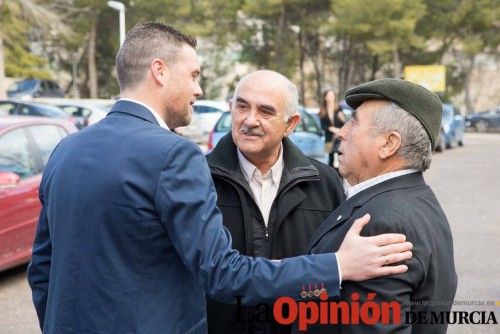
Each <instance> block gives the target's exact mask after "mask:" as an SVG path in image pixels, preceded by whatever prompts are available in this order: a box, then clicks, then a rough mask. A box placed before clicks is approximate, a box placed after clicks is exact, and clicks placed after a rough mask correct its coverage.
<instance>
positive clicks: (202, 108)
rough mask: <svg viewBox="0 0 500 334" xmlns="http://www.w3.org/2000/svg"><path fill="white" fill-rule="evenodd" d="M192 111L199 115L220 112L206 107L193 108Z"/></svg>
mask: <svg viewBox="0 0 500 334" xmlns="http://www.w3.org/2000/svg"><path fill="white" fill-rule="evenodd" d="M193 111H194V112H197V113H199V114H205V113H211V112H221V110H220V109H217V108H214V107H207V106H197V105H194V106H193Z"/></svg>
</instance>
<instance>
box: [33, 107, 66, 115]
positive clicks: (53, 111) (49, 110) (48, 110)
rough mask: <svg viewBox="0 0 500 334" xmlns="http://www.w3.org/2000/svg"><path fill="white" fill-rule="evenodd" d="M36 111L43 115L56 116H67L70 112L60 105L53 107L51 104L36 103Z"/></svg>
mask: <svg viewBox="0 0 500 334" xmlns="http://www.w3.org/2000/svg"><path fill="white" fill-rule="evenodd" d="M33 107H34V108H35V109H36V111H37V112H38V113H39V114H40V115H43V116H46V117H56V118H67V117H68V114H66V113H65V112H64V111H63V110H61V109H60V108H58V107H53V106H49V105H43V104H36V105H33Z"/></svg>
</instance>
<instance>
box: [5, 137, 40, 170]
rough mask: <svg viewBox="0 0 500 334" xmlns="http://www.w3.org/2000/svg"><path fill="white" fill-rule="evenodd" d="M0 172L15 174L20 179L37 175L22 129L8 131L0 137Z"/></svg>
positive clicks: (26, 138)
mask: <svg viewBox="0 0 500 334" xmlns="http://www.w3.org/2000/svg"><path fill="white" fill-rule="evenodd" d="M0 170H1V171H4V172H12V173H16V174H18V175H19V176H20V177H21V178H26V177H28V176H32V175H35V174H36V173H37V168H36V163H35V160H34V159H33V156H32V154H31V151H30V148H29V141H28V137H27V136H26V133H25V132H24V130H23V129H22V128H21V129H14V130H11V131H8V132H7V133H5V134H4V135H3V136H1V137H0Z"/></svg>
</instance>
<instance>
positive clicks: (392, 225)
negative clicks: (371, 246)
mask: <svg viewBox="0 0 500 334" xmlns="http://www.w3.org/2000/svg"><path fill="white" fill-rule="evenodd" d="M369 211H370V210H368V212H369ZM371 214H372V221H371V222H370V224H368V225H367V226H365V228H364V229H363V232H362V234H363V235H366V236H374V235H379V234H382V233H403V234H408V233H407V231H405V230H404V228H403V227H402V226H403V225H404V224H405V223H407V222H408V218H407V217H406V218H405V217H397V215H396V214H395V213H392V214H387V213H386V214H380V213H378V212H372V213H371ZM417 247H418V245H417ZM417 253H419V252H417ZM417 253H414V256H413V257H412V258H411V259H409V260H407V261H405V264H406V265H407V266H408V271H407V272H406V273H403V274H398V275H390V276H385V277H380V278H375V279H370V280H366V281H362V282H344V283H343V285H342V295H341V299H342V300H344V301H347V302H349V303H350V302H352V300H353V298H352V297H353V293H355V294H358V295H359V305H360V309H361V310H363V305H365V307H366V309H367V310H368V309H369V305H370V304H371V305H375V304H374V303H372V302H375V303H376V305H377V306H376V307H377V308H378V309H379V310H381V317H382V316H384V312H385V311H384V307H383V305H384V304H382V303H391V302H397V303H398V304H399V312H398V313H399V314H398V315H399V318H400V321H399V322H397V321H396V322H394V321H389V323H382V322H381V321H377V322H376V323H375V324H372V325H367V324H361V321H360V324H359V325H356V326H349V325H346V326H342V333H363V334H364V333H382V332H383V333H389V332H390V333H408V334H410V333H412V324H411V322H407V321H406V319H405V317H406V316H407V314H408V313H409V312H411V311H413V310H414V309H413V308H412V306H411V302H412V295H413V293H414V291H415V290H416V289H418V287H419V285H420V284H421V282H422V280H423V279H424V276H425V270H424V264H423V262H422V260H421V259H420V258H419V256H418V254H417ZM350 305H351V304H350ZM385 305H388V304H385ZM390 310H391V311H390V312H386V313H388V314H389V315H390V316H391V317H392V316H393V315H395V314H396V312H395V311H393V309H390ZM396 311H397V310H396ZM361 313H362V312H361ZM361 313H360V316H361V320H363V319H364V318H363V317H364V316H367V314H361ZM380 319H382V318H380ZM390 319H392V318H390ZM365 320H366V319H365ZM431 328H432V327H431ZM434 330H436V328H433V329H432V330H430V329H429V332H432V333H440V331H439V330H438V331H434ZM413 331H414V329H413Z"/></svg>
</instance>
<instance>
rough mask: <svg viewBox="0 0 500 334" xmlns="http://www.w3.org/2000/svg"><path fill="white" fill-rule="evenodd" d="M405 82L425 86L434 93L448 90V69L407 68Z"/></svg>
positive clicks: (434, 67)
mask: <svg viewBox="0 0 500 334" xmlns="http://www.w3.org/2000/svg"><path fill="white" fill-rule="evenodd" d="M404 76H405V80H407V81H411V82H414V83H416V84H419V85H421V86H424V87H425V88H427V89H428V90H430V91H433V92H444V91H445V90H446V67H445V66H444V65H412V66H405V69H404Z"/></svg>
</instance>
